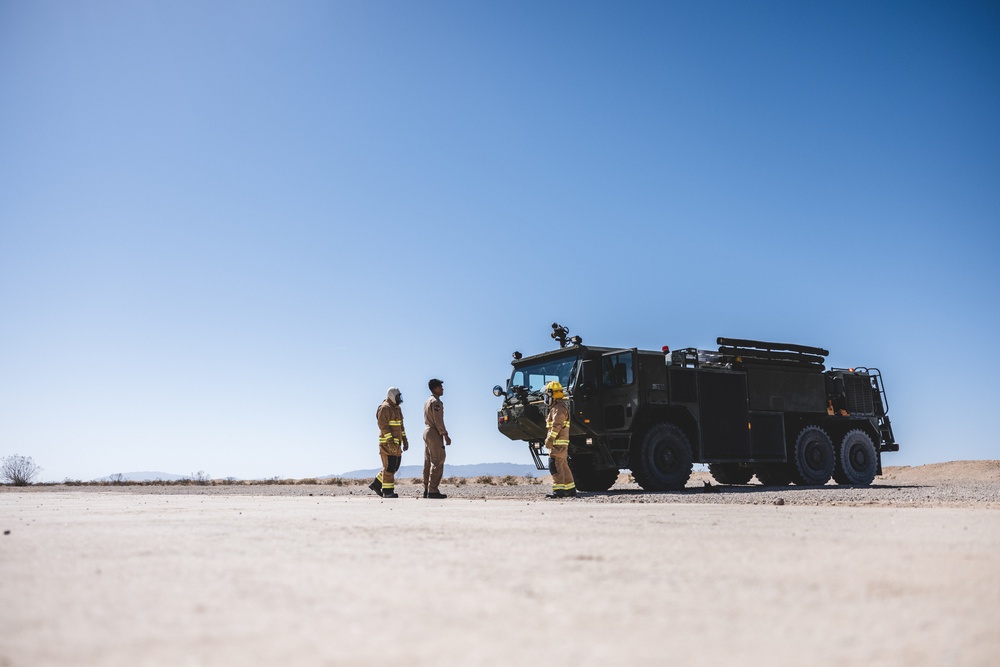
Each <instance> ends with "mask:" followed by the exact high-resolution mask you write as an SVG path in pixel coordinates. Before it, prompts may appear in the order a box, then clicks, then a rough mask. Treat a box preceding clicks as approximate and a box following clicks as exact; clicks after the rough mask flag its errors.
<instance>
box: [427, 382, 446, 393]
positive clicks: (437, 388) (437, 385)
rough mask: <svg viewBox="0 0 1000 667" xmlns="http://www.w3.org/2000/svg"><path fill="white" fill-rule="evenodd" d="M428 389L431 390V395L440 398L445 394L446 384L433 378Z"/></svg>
mask: <svg viewBox="0 0 1000 667" xmlns="http://www.w3.org/2000/svg"><path fill="white" fill-rule="evenodd" d="M427 388H428V389H430V390H431V393H432V394H434V395H435V396H440V395H441V394H443V393H444V382H442V381H441V380H438V379H437V378H433V379H431V381H430V382H428V383H427Z"/></svg>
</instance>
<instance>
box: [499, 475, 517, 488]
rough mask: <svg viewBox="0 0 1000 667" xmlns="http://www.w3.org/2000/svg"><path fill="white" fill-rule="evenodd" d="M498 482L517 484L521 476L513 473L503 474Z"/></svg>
mask: <svg viewBox="0 0 1000 667" xmlns="http://www.w3.org/2000/svg"><path fill="white" fill-rule="evenodd" d="M500 483H501V484H503V485H505V486H517V485H518V484H520V483H521V478H519V477H517V476H515V475H504V476H503V477H501V478H500Z"/></svg>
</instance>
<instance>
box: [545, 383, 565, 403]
mask: <svg viewBox="0 0 1000 667" xmlns="http://www.w3.org/2000/svg"><path fill="white" fill-rule="evenodd" d="M564 396H565V393H563V386H562V384H561V383H560V382H558V381H556V380H553V381H552V382H550V383H548V384H547V385H545V394H544V398H545V404H546V405H549V404H550V403H552V401H558V400H560V399H562V398H563V397H564Z"/></svg>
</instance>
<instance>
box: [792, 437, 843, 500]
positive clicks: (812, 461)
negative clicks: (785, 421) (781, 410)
mask: <svg viewBox="0 0 1000 667" xmlns="http://www.w3.org/2000/svg"><path fill="white" fill-rule="evenodd" d="M794 454H795V457H794V459H793V463H794V465H793V467H792V481H793V482H795V483H796V484H798V485H800V486H803V485H804V486H820V485H823V484H826V483H827V482H829V481H830V476H831V475H833V468H834V465H835V461H836V458H837V457H836V456H835V454H834V452H833V441H832V440H830V436H829V435H827V433H826V431H824V430H823V429H821V428H820V427H819V426H806V427H805V428H804V429H802V430H801V431H799V437H797V438H796V439H795V452H794Z"/></svg>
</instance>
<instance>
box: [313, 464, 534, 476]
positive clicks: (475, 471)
mask: <svg viewBox="0 0 1000 667" xmlns="http://www.w3.org/2000/svg"><path fill="white" fill-rule="evenodd" d="M380 470H381V468H370V469H368V470H351V471H349V472H343V473H340V474H339V475H326V476H325V477H320V478H319V479H330V478H331V477H345V478H348V479H363V478H365V477H374V476H375V475H377V474H378V473H379V471H380ZM423 474H424V466H423V464H421V465H418V466H402V467H400V469H399V470H398V471H396V477H399V478H400V479H402V478H405V477H422V476H423ZM540 474H541V475H544V474H547V473H545V472H543V471H541V470H538V469H537V468H535V466H533V465H527V464H524V463H470V464H466V465H451V464H450V463H445V464H444V476H445V477H480V476H482V475H491V476H493V477H504V476H505V475H514V476H516V477H536V476H538V475H540Z"/></svg>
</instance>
